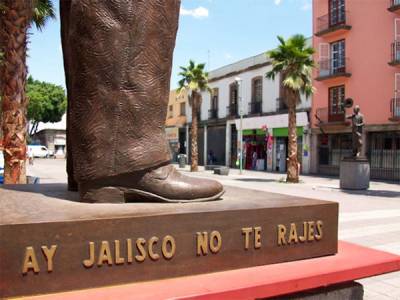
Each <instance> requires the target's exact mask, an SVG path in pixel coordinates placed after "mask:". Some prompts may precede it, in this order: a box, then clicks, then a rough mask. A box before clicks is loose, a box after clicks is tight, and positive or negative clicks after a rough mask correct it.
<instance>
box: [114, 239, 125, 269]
mask: <svg viewBox="0 0 400 300" xmlns="http://www.w3.org/2000/svg"><path fill="white" fill-rule="evenodd" d="M114 246H115V264H116V265H121V264H123V263H124V262H125V259H124V258H123V257H121V247H120V244H119V240H115V241H114Z"/></svg>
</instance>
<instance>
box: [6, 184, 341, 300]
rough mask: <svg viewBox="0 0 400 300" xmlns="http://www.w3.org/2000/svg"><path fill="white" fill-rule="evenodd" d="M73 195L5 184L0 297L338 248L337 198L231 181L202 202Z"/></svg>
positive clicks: (58, 188)
mask: <svg viewBox="0 0 400 300" xmlns="http://www.w3.org/2000/svg"><path fill="white" fill-rule="evenodd" d="M77 199H78V193H72V192H68V191H67V186H66V185H58V184H36V185H21V186H3V187H0V213H1V218H0V236H1V245H2V246H1V249H0V278H1V284H0V298H3V297H16V296H22V295H34V294H45V293H54V292H60V291H70V290H79V289H87V288H94V287H104V286H109V285H117V284H123V283H134V282H140V281H154V280H157V279H166V278H173V277H181V278H187V276H191V275H196V274H204V273H213V272H218V271H226V270H235V269H240V268H249V267H255V266H264V265H270V264H279V263H283V262H289V261H295V260H304V259H309V258H314V257H321V256H326V255H333V254H335V253H337V249H338V241H337V237H338V203H336V202H328V201H319V200H313V199H305V198H299V197H293V196H286V195H279V194H273V193H265V192H260V191H253V190H248V189H240V188H234V187H227V188H226V194H225V195H224V197H223V200H221V201H213V202H201V203H186V204H170V203H127V204H86V203H79V202H76V200H77ZM294 269H296V268H294ZM271 274H274V273H273V272H272V273H271ZM241 277H242V278H246V277H247V276H246V275H244V276H241ZM252 277H253V276H252ZM255 277H256V276H255ZM255 277H254V278H255ZM183 285H184V284H183ZM153 291H154V289H153ZM132 295H135V293H134V294H132ZM78 298H79V297H78ZM96 298H97V297H94V298H93V299H96ZM117 298H119V297H118V296H113V297H110V299H117ZM133 298H135V299H136V298H138V299H139V298H140V297H133ZM150 298H154V297H150ZM155 298H157V297H155Z"/></svg>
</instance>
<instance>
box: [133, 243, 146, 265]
mask: <svg viewBox="0 0 400 300" xmlns="http://www.w3.org/2000/svg"><path fill="white" fill-rule="evenodd" d="M145 244H146V240H145V239H144V238H138V239H137V240H136V248H137V249H138V251H139V253H140V255H135V259H136V260H137V261H138V262H142V261H144V260H145V259H146V250H145V249H144V245H145Z"/></svg>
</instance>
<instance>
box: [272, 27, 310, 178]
mask: <svg viewBox="0 0 400 300" xmlns="http://www.w3.org/2000/svg"><path fill="white" fill-rule="evenodd" d="M278 40H279V43H280V44H279V46H278V48H277V49H274V50H271V51H268V52H267V56H268V57H269V58H270V59H271V62H272V70H271V71H269V72H267V74H266V77H267V78H268V79H272V80H274V79H275V77H276V75H280V76H281V80H282V87H281V88H282V92H283V95H282V96H283V98H284V100H285V101H286V105H287V107H288V114H289V129H288V131H289V134H288V163H287V177H286V181H287V182H293V183H297V182H299V167H298V159H297V132H296V128H297V126H296V106H297V104H298V103H300V94H304V95H306V96H307V97H309V96H311V95H312V93H313V91H314V88H313V86H312V69H313V68H314V67H315V64H314V61H313V58H312V55H313V54H314V49H313V48H312V47H309V46H307V40H306V38H305V37H304V36H303V35H294V36H292V37H290V38H289V39H287V40H286V41H285V39H284V38H282V37H280V36H278Z"/></svg>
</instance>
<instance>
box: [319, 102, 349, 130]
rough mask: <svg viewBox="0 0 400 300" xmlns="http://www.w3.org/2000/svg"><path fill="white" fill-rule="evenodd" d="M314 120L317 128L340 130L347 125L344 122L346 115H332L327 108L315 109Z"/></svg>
mask: <svg viewBox="0 0 400 300" xmlns="http://www.w3.org/2000/svg"><path fill="white" fill-rule="evenodd" d="M315 118H316V119H317V121H318V124H317V126H319V127H322V128H324V127H338V128H342V127H344V126H347V125H348V122H346V114H345V112H344V111H343V113H336V114H332V113H331V112H330V110H329V107H322V108H317V110H316V113H315Z"/></svg>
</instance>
